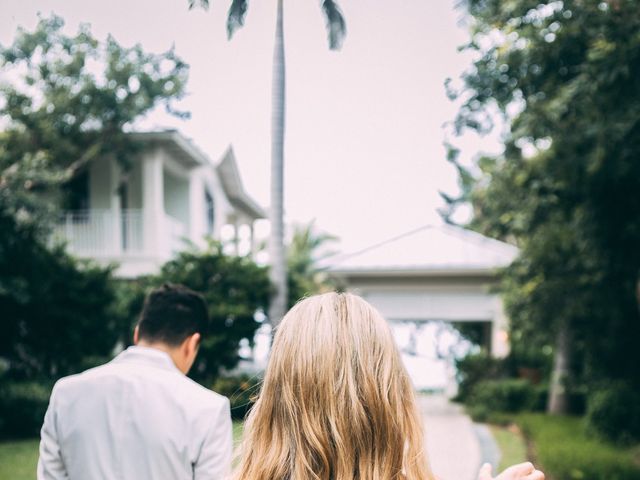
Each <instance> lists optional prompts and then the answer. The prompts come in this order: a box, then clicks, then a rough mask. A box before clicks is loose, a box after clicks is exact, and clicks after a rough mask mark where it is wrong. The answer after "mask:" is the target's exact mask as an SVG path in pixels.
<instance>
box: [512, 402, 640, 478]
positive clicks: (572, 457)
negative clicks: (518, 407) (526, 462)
mask: <svg viewBox="0 0 640 480" xmlns="http://www.w3.org/2000/svg"><path fill="white" fill-rule="evenodd" d="M515 421H516V423H517V424H518V425H519V426H520V428H521V429H522V431H523V433H524V435H525V436H526V437H527V438H528V439H529V440H530V441H531V442H532V447H533V450H532V453H533V455H534V456H535V457H536V459H537V461H538V462H539V463H540V465H542V467H544V469H545V473H547V478H548V479H549V480H640V462H639V456H638V454H639V453H640V451H639V448H640V447H635V448H623V447H620V446H615V445H612V444H610V443H607V442H604V441H602V440H600V439H598V438H596V437H595V436H594V435H591V434H589V432H587V430H586V428H585V424H584V421H583V420H582V419H581V418H578V417H565V416H549V415H544V414H533V413H528V414H520V415H517V416H516V417H515Z"/></svg>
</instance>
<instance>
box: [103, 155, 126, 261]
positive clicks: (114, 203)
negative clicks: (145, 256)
mask: <svg viewBox="0 0 640 480" xmlns="http://www.w3.org/2000/svg"><path fill="white" fill-rule="evenodd" d="M121 175H122V168H121V167H120V164H119V163H118V161H117V160H116V159H115V158H111V159H109V212H110V215H109V216H108V217H107V218H106V219H105V220H108V223H107V225H105V227H106V228H107V231H111V235H110V236H109V237H110V241H108V242H107V245H106V248H107V250H108V252H109V254H110V255H113V256H119V255H121V254H122V250H123V248H122V204H121V198H120V188H119V187H120V177H121Z"/></svg>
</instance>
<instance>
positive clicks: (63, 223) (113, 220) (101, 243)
mask: <svg viewBox="0 0 640 480" xmlns="http://www.w3.org/2000/svg"><path fill="white" fill-rule="evenodd" d="M142 232H143V225H142V210H122V211H120V212H114V211H113V210H98V209H92V210H73V211H67V212H64V213H63V214H62V215H61V218H60V221H59V222H58V224H57V225H56V228H55V231H54V237H55V238H56V239H58V240H63V241H65V242H66V243H67V247H68V249H69V251H70V252H72V253H74V254H76V255H79V256H86V257H102V256H109V257H112V256H120V255H123V254H140V253H142V251H143V245H144V244H143V233H142Z"/></svg>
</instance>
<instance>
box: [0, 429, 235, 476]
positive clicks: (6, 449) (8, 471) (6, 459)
mask: <svg viewBox="0 0 640 480" xmlns="http://www.w3.org/2000/svg"><path fill="white" fill-rule="evenodd" d="M241 436H242V422H238V421H234V422H233V444H234V445H237V444H238V443H239V442H240V437H241ZM38 443H39V440H37V439H35V440H16V441H12V442H6V441H5V442H0V479H3V480H4V479H7V480H33V479H34V478H35V472H36V464H37V463H38Z"/></svg>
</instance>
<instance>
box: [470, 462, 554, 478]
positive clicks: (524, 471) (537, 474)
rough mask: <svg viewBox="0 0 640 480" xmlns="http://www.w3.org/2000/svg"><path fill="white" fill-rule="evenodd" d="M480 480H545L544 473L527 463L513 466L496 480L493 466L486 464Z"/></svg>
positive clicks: (481, 470) (482, 469) (480, 474)
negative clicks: (492, 474)
mask: <svg viewBox="0 0 640 480" xmlns="http://www.w3.org/2000/svg"><path fill="white" fill-rule="evenodd" d="M478 480H544V473H542V472H541V471H540V470H536V469H535V467H534V466H533V464H532V463H531V462H526V463H520V464H518V465H513V466H511V467H509V468H507V469H506V470H505V471H504V472H502V473H501V474H500V475H498V476H497V477H495V478H494V477H492V476H491V464H490V463H485V464H484V465H483V466H482V468H481V469H480V473H479V475H478Z"/></svg>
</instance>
